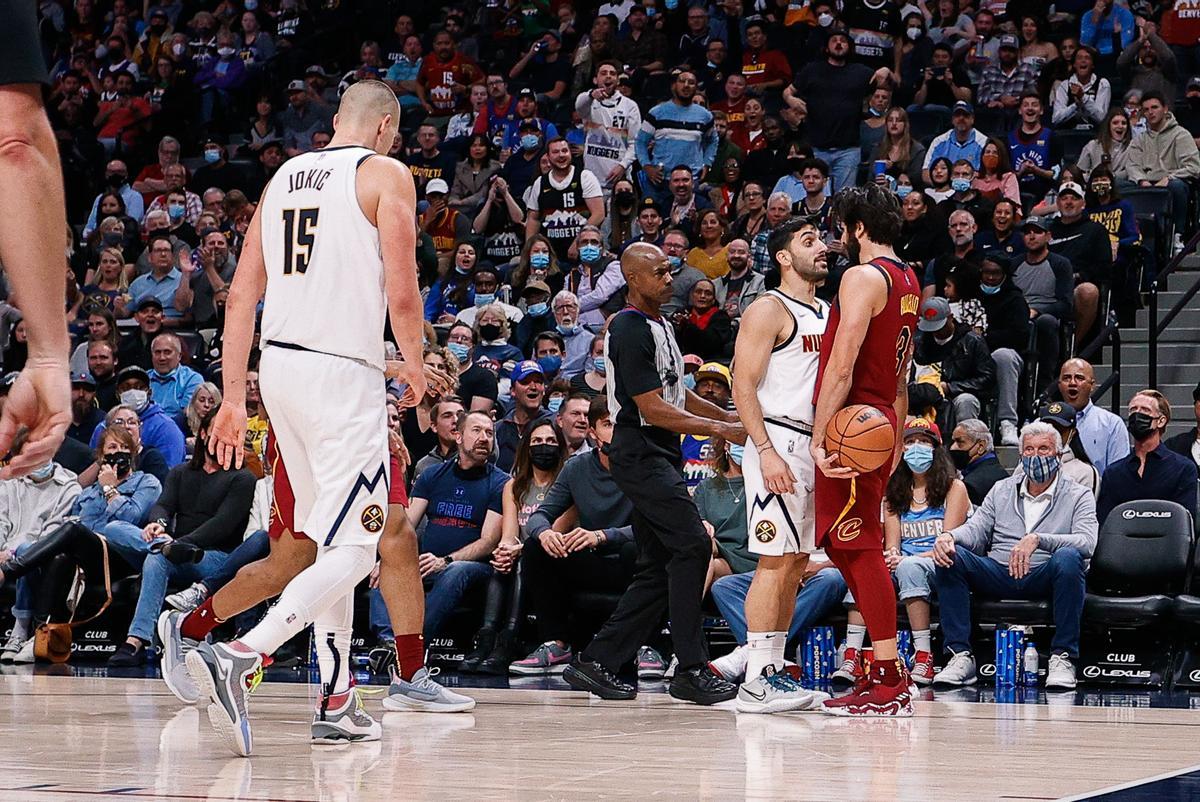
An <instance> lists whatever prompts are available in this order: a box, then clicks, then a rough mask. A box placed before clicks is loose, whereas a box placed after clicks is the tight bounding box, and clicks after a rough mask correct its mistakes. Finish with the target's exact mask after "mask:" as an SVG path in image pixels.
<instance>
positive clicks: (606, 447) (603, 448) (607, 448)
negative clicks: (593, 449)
mask: <svg viewBox="0 0 1200 802" xmlns="http://www.w3.org/2000/svg"><path fill="white" fill-rule="evenodd" d="M600 453H601V454H603V455H604V456H606V457H611V456H612V443H601V444H600Z"/></svg>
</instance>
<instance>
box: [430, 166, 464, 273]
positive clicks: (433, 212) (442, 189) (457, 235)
mask: <svg viewBox="0 0 1200 802" xmlns="http://www.w3.org/2000/svg"><path fill="white" fill-rule="evenodd" d="M449 195H450V186H449V185H448V184H447V183H446V182H445V181H443V180H442V179H440V178H434V179H431V180H430V182H429V183H428V184H426V185H425V200H426V201H428V202H429V205H428V206H427V207H426V209H425V212H424V213H423V214H422V215H421V219H420V221H419V222H420V226H421V230H422V231H424V232H425V233H426V234H428V235H429V236H430V237H431V238H432V239H433V247H434V249H435V250H436V251H437V255H438V265H439V267H442V266H445V267H449V266H450V263H451V261H452V259H453V257H454V254H455V251H456V250H457V246H458V245H459V244H462V243H464V242H465V243H466V244H470V243H469V241H468V240H469V237H470V235H471V218H470V217H468V216H467V215H465V214H463V213H462V212H460V211H459V210H458V209H455V208H454V207H453V206H451V205H450V204H449V203H448V202H447V198H448V196H449Z"/></svg>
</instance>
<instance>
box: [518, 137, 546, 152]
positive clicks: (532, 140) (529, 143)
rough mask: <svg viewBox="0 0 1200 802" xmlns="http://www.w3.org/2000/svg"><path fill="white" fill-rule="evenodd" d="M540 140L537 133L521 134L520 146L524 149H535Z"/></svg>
mask: <svg viewBox="0 0 1200 802" xmlns="http://www.w3.org/2000/svg"><path fill="white" fill-rule="evenodd" d="M541 141H542V139H541V137H539V136H538V135H537V134H521V147H522V148H523V149H524V150H537V147H538V144H539V143H540V142H541Z"/></svg>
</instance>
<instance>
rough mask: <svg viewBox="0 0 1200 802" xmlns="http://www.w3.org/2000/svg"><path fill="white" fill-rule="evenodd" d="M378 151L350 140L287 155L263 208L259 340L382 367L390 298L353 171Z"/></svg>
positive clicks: (376, 235)
mask: <svg viewBox="0 0 1200 802" xmlns="http://www.w3.org/2000/svg"><path fill="white" fill-rule="evenodd" d="M374 154H375V151H373V150H371V149H369V148H364V147H359V146H356V145H348V146H345V147H335V148H326V149H325V150H317V151H313V152H311V153H305V154H303V155H301V156H296V157H295V158H292V159H288V160H287V161H286V162H284V164H283V166H282V167H281V168H279V172H277V173H276V174H275V177H274V178H273V179H271V183H270V185H268V187H267V189H266V191H265V192H264V193H263V196H262V200H261V202H260V206H259V215H260V217H261V222H262V249H263V259H264V261H265V262H266V265H267V289H266V294H265V296H264V300H263V315H262V342H263V344H264V345H266V344H268V343H270V342H274V343H279V344H282V345H285V346H299V347H301V348H305V349H308V350H310V351H320V352H322V353H326V354H333V355H335V356H342V357H347V358H349V359H356V360H358V361H360V362H363V363H365V364H368V365H371V366H372V367H376V368H378V369H380V370H383V361H384V355H383V328H384V323H385V320H386V315H387V297H386V295H385V292H384V284H383V257H382V255H381V252H380V248H379V229H377V228H376V227H375V226H374V225H372V224H371V222H370V221H369V220H367V218H366V216H365V215H364V214H363V212H362V209H361V208H360V207H359V205H358V196H357V194H356V192H355V176H356V174H357V172H358V166H359V164H360V163H361V162H362V161H363V160H364V159H366V158H367V157H368V156H372V155H374Z"/></svg>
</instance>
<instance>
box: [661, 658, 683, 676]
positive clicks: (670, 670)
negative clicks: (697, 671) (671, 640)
mask: <svg viewBox="0 0 1200 802" xmlns="http://www.w3.org/2000/svg"><path fill="white" fill-rule="evenodd" d="M678 669H679V658H678V657H676V656H675V655H671V662H670V663H667V670H666V671H664V672H663V679H664V680H666V681H667V682H670V681H671V680H673V679H675V672H676V671H677V670H678Z"/></svg>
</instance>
